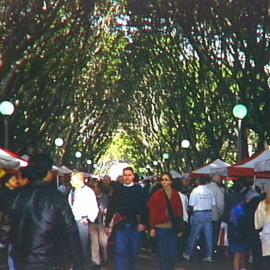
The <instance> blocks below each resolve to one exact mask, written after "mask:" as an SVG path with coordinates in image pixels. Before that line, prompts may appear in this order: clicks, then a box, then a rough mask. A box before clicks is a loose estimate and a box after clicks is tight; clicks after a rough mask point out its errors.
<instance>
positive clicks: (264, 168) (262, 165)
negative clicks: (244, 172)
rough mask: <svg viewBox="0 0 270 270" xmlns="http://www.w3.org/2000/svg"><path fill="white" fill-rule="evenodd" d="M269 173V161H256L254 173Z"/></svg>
mask: <svg viewBox="0 0 270 270" xmlns="http://www.w3.org/2000/svg"><path fill="white" fill-rule="evenodd" d="M259 172H270V159H267V160H262V161H258V162H256V163H255V173H256V174H257V173H259Z"/></svg>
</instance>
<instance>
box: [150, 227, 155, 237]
mask: <svg viewBox="0 0 270 270" xmlns="http://www.w3.org/2000/svg"><path fill="white" fill-rule="evenodd" d="M156 234H157V233H156V230H155V229H151V230H150V236H151V237H156Z"/></svg>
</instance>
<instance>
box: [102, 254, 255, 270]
mask: <svg viewBox="0 0 270 270" xmlns="http://www.w3.org/2000/svg"><path fill="white" fill-rule="evenodd" d="M100 269H101V270H115V261H114V256H111V257H110V259H109V262H108V264H107V266H106V267H102V268H100ZM137 269H138V270H157V269H159V267H158V259H157V257H156V256H153V255H150V254H147V253H145V252H143V253H141V254H140V255H139V256H138V267H137ZM175 270H233V264H232V259H231V258H225V257H224V256H220V257H217V258H215V259H214V261H213V262H212V263H206V262H203V261H202V257H200V256H199V255H197V256H195V257H194V258H192V260H191V261H189V262H187V261H181V262H178V263H177V265H176V267H175ZM247 270H251V265H250V264H249V265H248V268H247Z"/></svg>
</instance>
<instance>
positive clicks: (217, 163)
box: [191, 158, 231, 178]
mask: <svg viewBox="0 0 270 270" xmlns="http://www.w3.org/2000/svg"><path fill="white" fill-rule="evenodd" d="M230 166H231V165H230V164H229V163H226V162H225V161H223V160H221V159H219V158H218V159H216V160H214V161H212V162H210V163H208V164H206V165H205V166H203V167H201V168H198V169H196V170H194V171H192V172H191V177H192V178H196V177H203V176H210V175H213V174H215V171H217V170H220V169H222V170H224V168H228V167H230Z"/></svg>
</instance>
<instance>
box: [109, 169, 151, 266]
mask: <svg viewBox="0 0 270 270" xmlns="http://www.w3.org/2000/svg"><path fill="white" fill-rule="evenodd" d="M134 177H135V176H134V171H133V168H131V167H127V168H125V169H124V170H123V183H122V184H119V185H118V186H117V187H116V189H115V192H114V193H113V195H112V198H111V202H110V204H109V206H108V210H107V215H106V220H105V232H106V233H107V234H110V232H111V229H110V228H109V226H110V222H111V219H112V218H113V216H114V215H117V216H120V217H121V220H122V221H121V222H119V223H118V224H117V225H116V228H115V229H116V235H115V237H116V243H115V249H116V269H117V270H133V269H135V268H136V256H137V255H138V253H139V251H140V241H141V232H142V231H143V230H144V224H145V223H146V201H145V197H144V194H143V191H142V188H141V186H140V185H138V184H135V183H134Z"/></svg>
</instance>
